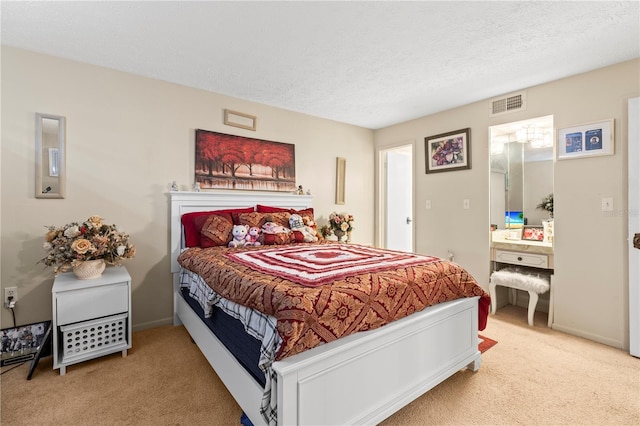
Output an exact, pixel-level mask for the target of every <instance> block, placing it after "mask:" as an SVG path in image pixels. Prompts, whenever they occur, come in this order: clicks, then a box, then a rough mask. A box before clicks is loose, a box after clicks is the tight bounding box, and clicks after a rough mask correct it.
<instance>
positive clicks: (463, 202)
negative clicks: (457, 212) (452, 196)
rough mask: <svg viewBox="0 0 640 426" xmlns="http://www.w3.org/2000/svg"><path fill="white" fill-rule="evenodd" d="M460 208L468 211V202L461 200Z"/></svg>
mask: <svg viewBox="0 0 640 426" xmlns="http://www.w3.org/2000/svg"><path fill="white" fill-rule="evenodd" d="M462 208H463V209H465V210H469V209H470V208H471V201H470V200H462Z"/></svg>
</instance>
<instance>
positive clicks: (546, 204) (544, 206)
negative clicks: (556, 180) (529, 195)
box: [536, 194, 553, 217]
mask: <svg viewBox="0 0 640 426" xmlns="http://www.w3.org/2000/svg"><path fill="white" fill-rule="evenodd" d="M536 208H538V209H541V210H546V211H547V212H549V217H553V194H549V195H548V196H546V197H545V198H543V199H542V202H541V203H540V204H538V205H537V206H536Z"/></svg>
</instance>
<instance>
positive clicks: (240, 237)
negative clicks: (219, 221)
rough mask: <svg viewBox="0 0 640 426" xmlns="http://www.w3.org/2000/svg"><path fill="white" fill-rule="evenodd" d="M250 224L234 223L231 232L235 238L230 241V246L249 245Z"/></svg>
mask: <svg viewBox="0 0 640 426" xmlns="http://www.w3.org/2000/svg"><path fill="white" fill-rule="evenodd" d="M248 233H249V225H233V229H232V230H231V234H232V235H233V239H232V240H231V241H229V247H244V246H246V245H247V234H248Z"/></svg>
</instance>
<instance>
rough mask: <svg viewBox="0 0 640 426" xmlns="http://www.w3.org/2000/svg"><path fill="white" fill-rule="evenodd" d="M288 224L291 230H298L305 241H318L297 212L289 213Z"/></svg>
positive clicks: (311, 229)
mask: <svg viewBox="0 0 640 426" xmlns="http://www.w3.org/2000/svg"><path fill="white" fill-rule="evenodd" d="M289 226H290V227H291V230H292V231H298V232H300V233H301V234H302V235H303V237H304V242H305V243H310V242H316V241H318V237H317V236H316V235H314V233H313V231H314V230H313V228H312V227H310V226H307V225H305V224H304V222H303V221H302V216H300V215H299V214H292V215H291V217H290V218H289Z"/></svg>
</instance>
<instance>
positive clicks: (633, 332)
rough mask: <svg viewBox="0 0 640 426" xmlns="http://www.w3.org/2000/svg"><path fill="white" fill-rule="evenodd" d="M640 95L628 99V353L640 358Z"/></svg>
mask: <svg viewBox="0 0 640 426" xmlns="http://www.w3.org/2000/svg"><path fill="white" fill-rule="evenodd" d="M638 114H640V98H632V99H629V101H628V117H629V121H628V126H629V129H628V134H627V142H628V156H629V158H628V161H629V163H628V164H629V168H628V179H629V180H628V185H627V186H628V191H629V194H628V233H629V238H628V240H629V241H628V247H629V249H628V250H629V353H630V354H631V355H633V356H635V357H640V265H639V261H638V257H640V256H639V251H638V249H636V248H634V247H633V235H634V234H635V233H636V232H640V216H639V214H638V213H639V211H640V199H639V196H638V185H639V184H640V171H639V170H638V167H637V165H638V162H640V147H639V146H638V143H637V142H638V141H640V123H639V121H640V120H638Z"/></svg>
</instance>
